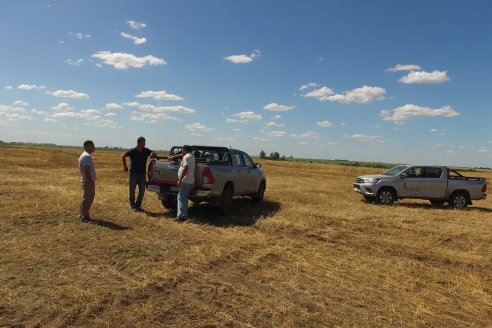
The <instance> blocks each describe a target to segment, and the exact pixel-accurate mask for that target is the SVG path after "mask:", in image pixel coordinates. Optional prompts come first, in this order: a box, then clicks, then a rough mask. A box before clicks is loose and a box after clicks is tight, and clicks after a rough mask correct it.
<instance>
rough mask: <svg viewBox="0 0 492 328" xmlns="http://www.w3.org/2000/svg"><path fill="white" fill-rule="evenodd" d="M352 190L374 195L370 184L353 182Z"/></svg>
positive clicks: (368, 195)
mask: <svg viewBox="0 0 492 328" xmlns="http://www.w3.org/2000/svg"><path fill="white" fill-rule="evenodd" d="M354 191H355V192H358V193H359V194H361V195H363V196H366V197H376V194H375V193H374V185H372V184H364V183H354Z"/></svg>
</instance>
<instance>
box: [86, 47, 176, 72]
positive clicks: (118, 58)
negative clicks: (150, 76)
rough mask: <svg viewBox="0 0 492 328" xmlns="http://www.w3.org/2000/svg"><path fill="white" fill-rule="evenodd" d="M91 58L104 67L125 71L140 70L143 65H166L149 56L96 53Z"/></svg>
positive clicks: (161, 60)
mask: <svg viewBox="0 0 492 328" xmlns="http://www.w3.org/2000/svg"><path fill="white" fill-rule="evenodd" d="M91 57H93V58H97V59H100V60H102V61H103V63H104V64H106V65H111V66H113V67H114V68H116V69H127V68H128V67H133V68H142V67H144V66H145V65H152V66H157V65H166V61H165V60H164V59H162V58H157V57H154V56H151V55H147V56H144V57H137V56H135V55H132V54H128V53H123V52H110V51H98V52H97V53H95V54H93V55H92V56H91Z"/></svg>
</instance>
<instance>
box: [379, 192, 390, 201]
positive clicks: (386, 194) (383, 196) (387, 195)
mask: <svg viewBox="0 0 492 328" xmlns="http://www.w3.org/2000/svg"><path fill="white" fill-rule="evenodd" d="M379 200H380V201H381V204H391V203H392V202H393V194H391V192H390V191H383V192H382V193H381V195H380V196H379Z"/></svg>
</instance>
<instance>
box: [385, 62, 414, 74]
mask: <svg viewBox="0 0 492 328" xmlns="http://www.w3.org/2000/svg"><path fill="white" fill-rule="evenodd" d="M421 69H422V68H421V67H420V66H419V65H401V64H396V66H395V67H391V68H388V69H387V70H386V71H387V72H400V71H420V70H421Z"/></svg>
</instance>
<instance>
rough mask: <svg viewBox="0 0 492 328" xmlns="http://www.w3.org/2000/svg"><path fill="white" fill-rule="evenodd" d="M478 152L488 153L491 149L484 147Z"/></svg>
mask: <svg viewBox="0 0 492 328" xmlns="http://www.w3.org/2000/svg"><path fill="white" fill-rule="evenodd" d="M478 152H479V153H488V152H489V151H488V150H487V149H485V148H482V149H479V150H478Z"/></svg>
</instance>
